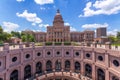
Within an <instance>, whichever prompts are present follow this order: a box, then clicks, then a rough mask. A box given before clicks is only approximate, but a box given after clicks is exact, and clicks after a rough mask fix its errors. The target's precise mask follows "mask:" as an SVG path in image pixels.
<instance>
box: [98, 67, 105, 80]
mask: <svg viewBox="0 0 120 80" xmlns="http://www.w3.org/2000/svg"><path fill="white" fill-rule="evenodd" d="M97 80H105V73H104V71H103V70H102V69H98V70H97Z"/></svg>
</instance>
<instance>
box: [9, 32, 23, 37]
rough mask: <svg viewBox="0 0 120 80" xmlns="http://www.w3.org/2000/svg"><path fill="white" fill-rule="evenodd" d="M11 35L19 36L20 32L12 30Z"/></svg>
mask: <svg viewBox="0 0 120 80" xmlns="http://www.w3.org/2000/svg"><path fill="white" fill-rule="evenodd" d="M11 35H12V36H13V37H17V38H21V34H20V32H15V31H12V32H11Z"/></svg>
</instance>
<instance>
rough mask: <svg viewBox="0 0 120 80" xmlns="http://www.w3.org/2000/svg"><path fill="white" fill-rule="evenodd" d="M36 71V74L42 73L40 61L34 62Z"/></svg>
mask: <svg viewBox="0 0 120 80" xmlns="http://www.w3.org/2000/svg"><path fill="white" fill-rule="evenodd" d="M36 73H37V74H39V73H42V63H41V62H38V63H37V64H36Z"/></svg>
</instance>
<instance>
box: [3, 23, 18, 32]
mask: <svg viewBox="0 0 120 80" xmlns="http://www.w3.org/2000/svg"><path fill="white" fill-rule="evenodd" d="M2 26H3V28H4V31H5V32H11V31H14V30H16V29H17V28H19V27H20V26H19V25H18V24H15V23H11V22H3V25H2Z"/></svg>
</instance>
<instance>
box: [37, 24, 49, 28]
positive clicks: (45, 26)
mask: <svg viewBox="0 0 120 80" xmlns="http://www.w3.org/2000/svg"><path fill="white" fill-rule="evenodd" d="M47 26H49V24H39V27H40V28H47Z"/></svg>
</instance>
